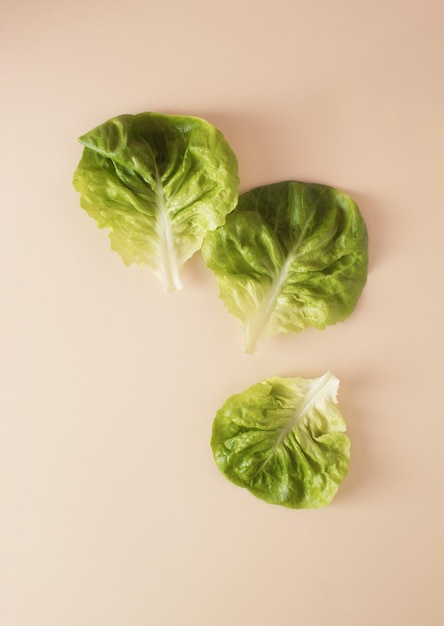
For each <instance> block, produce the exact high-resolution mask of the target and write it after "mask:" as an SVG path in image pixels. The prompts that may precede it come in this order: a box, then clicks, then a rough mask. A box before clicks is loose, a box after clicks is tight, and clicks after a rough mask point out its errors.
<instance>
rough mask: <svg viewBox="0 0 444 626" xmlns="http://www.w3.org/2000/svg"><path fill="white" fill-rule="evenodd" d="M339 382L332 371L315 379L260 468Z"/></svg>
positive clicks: (262, 466) (261, 468)
mask: <svg viewBox="0 0 444 626" xmlns="http://www.w3.org/2000/svg"><path fill="white" fill-rule="evenodd" d="M337 384H338V380H337V378H336V377H335V376H333V374H332V373H331V372H327V373H326V374H324V375H323V376H321V377H320V378H318V379H317V380H316V381H315V384H314V385H313V387H312V389H311V390H310V392H309V393H308V394H307V396H306V397H305V398H304V401H303V402H301V404H300V405H299V406H298V408H297V409H296V411H295V412H294V413H293V415H292V416H291V418H290V419H289V420H288V422H287V423H286V424H285V426H284V427H283V428H282V430H281V432H280V433H279V437H278V438H277V440H276V443H275V444H274V446H273V449H272V450H271V452H270V455H269V456H268V457H267V458H266V459H265V461H264V462H263V463H262V465H261V467H260V470H259V471H261V470H263V469H264V467H265V466H266V465H267V464H268V463H269V462H270V461H271V459H272V458H273V457H274V455H275V454H276V451H277V450H278V448H279V446H280V445H281V444H282V442H283V441H284V439H285V438H286V437H287V436H288V434H289V433H290V432H291V431H292V430H293V428H294V427H295V426H296V424H298V423H299V422H300V421H302V419H303V418H304V416H305V415H307V413H310V411H311V410H312V408H313V407H314V406H316V404H318V403H319V402H320V401H321V400H322V398H324V397H328V396H329V395H330V394H331V390H332V387H333V386H334V387H336V386H337Z"/></svg>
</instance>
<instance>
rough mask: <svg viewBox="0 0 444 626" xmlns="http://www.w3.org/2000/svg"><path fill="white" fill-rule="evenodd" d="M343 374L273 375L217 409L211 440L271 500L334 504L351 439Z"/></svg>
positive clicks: (228, 468)
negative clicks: (343, 409) (340, 404)
mask: <svg viewBox="0 0 444 626" xmlns="http://www.w3.org/2000/svg"><path fill="white" fill-rule="evenodd" d="M338 386H339V381H338V379H337V378H336V377H335V376H333V374H331V373H330V372H327V373H326V374H324V375H323V376H321V377H320V378H316V379H304V378H278V377H274V378H270V379H267V380H264V381H263V382H260V383H257V384H256V385H253V386H252V387H250V388H249V389H247V390H246V391H244V392H243V393H240V394H236V395H234V396H231V398H229V399H228V400H227V401H226V402H225V404H224V405H223V406H222V408H221V409H220V410H219V411H218V412H217V415H216V418H215V420H214V423H213V433H212V438H211V447H212V449H213V454H214V458H215V461H216V463H217V465H218V467H219V469H220V470H221V472H222V473H223V474H224V475H225V476H226V477H227V478H228V479H229V480H231V481H232V482H233V483H235V484H236V485H239V486H240V487H245V488H247V489H248V490H249V491H250V492H251V493H252V494H254V495H255V496H257V497H258V498H261V499H262V500H265V501H266V502H269V503H271V504H280V505H283V506H286V507H290V508H295V509H298V508H316V507H322V506H326V505H327V504H329V503H330V502H331V500H332V499H333V497H334V496H335V494H336V492H337V489H338V486H339V484H340V483H341V481H342V480H343V479H344V478H345V476H346V474H347V470H348V463H349V458H350V441H349V439H348V437H347V435H345V434H344V431H345V422H344V419H343V418H342V416H341V414H340V413H339V410H338V408H337V400H336V395H337V390H338Z"/></svg>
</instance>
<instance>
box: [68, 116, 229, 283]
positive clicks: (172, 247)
mask: <svg viewBox="0 0 444 626" xmlns="http://www.w3.org/2000/svg"><path fill="white" fill-rule="evenodd" d="M79 141H80V142H81V143H82V144H83V146H84V151H83V156H82V158H81V160H80V163H79V165H78V168H77V170H76V172H75V174H74V179H73V183H74V186H75V188H76V190H77V191H78V192H79V193H80V194H81V200H80V203H81V206H82V207H83V208H84V209H85V210H86V211H87V212H88V214H89V215H90V216H91V217H93V218H94V219H95V220H96V222H97V224H98V226H99V227H100V228H107V229H109V237H110V240H111V248H112V249H113V250H115V251H116V252H118V253H119V254H120V256H121V257H122V259H123V261H124V263H125V264H127V265H129V264H131V263H136V264H139V265H147V266H149V267H150V268H151V269H152V270H153V271H154V272H155V273H156V274H157V276H158V277H159V279H160V280H161V282H162V285H163V287H164V289H165V290H166V291H171V290H175V289H179V288H180V287H181V281H180V275H179V273H180V269H181V267H182V266H183V264H184V263H185V262H186V261H187V260H188V259H189V258H190V257H191V256H192V255H193V254H194V253H195V252H196V251H197V250H199V249H200V248H201V246H202V241H203V239H204V237H205V235H206V233H207V231H209V230H212V229H215V228H216V227H217V226H219V225H221V224H222V223H223V222H224V220H225V216H226V215H227V214H228V213H229V212H230V211H232V210H233V208H234V207H235V205H236V202H237V189H238V184H239V179H238V174H237V160H236V156H235V155H234V153H233V151H232V149H231V148H230V146H229V145H228V143H227V142H226V140H225V139H224V137H223V135H222V133H221V132H220V131H218V130H217V129H216V128H215V127H214V126H212V125H211V124H209V123H208V122H207V121H205V120H203V119H200V118H197V117H187V116H177V115H175V116H173V115H163V114H159V113H140V114H138V115H121V116H119V117H115V118H113V119H111V120H109V121H107V122H105V123H104V124H102V125H100V126H98V127H97V128H94V129H93V130H91V131H90V132H88V133H86V134H85V135H83V136H82V137H80V139H79Z"/></svg>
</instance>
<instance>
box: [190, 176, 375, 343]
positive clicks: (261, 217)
mask: <svg viewBox="0 0 444 626" xmlns="http://www.w3.org/2000/svg"><path fill="white" fill-rule="evenodd" d="M367 248H368V245H367V230H366V226H365V223H364V220H363V218H362V216H361V214H360V211H359V208H358V206H357V205H356V203H355V202H354V201H353V200H352V199H351V198H350V197H349V196H347V195H346V194H345V193H342V192H341V191H338V190H337V189H334V188H332V187H328V186H326V185H319V184H314V183H302V182H296V181H285V182H281V183H275V184H271V185H265V186H262V187H258V188H256V189H253V190H252V191H249V192H247V193H244V194H242V195H241V196H240V197H239V203H238V206H237V208H236V209H235V210H234V211H233V212H232V213H231V214H230V215H229V216H228V217H227V220H226V222H225V224H224V225H222V226H220V227H219V228H218V229H216V230H215V231H214V232H211V233H208V235H207V236H206V238H205V241H204V245H203V248H202V253H203V256H204V258H205V261H206V264H207V266H208V267H209V268H210V269H211V270H212V271H213V272H214V274H215V276H216V279H217V281H218V284H219V293H220V297H221V299H222V300H223V302H224V303H225V306H226V307H227V309H228V310H229V312H231V313H232V314H234V315H235V316H236V317H237V318H238V319H239V320H240V322H241V324H242V325H243V327H244V331H245V351H246V352H251V353H254V352H256V351H258V349H259V346H260V344H261V341H262V340H263V339H264V338H265V337H267V336H271V335H275V334H278V333H288V332H297V331H301V330H302V329H303V328H305V327H307V326H312V327H315V328H318V329H323V328H325V326H326V325H327V324H334V323H336V322H339V321H342V320H344V319H345V318H347V317H348V316H349V315H350V314H351V312H352V311H353V309H354V308H355V306H356V303H357V301H358V299H359V296H360V294H361V291H362V289H363V287H364V284H365V282H366V278H367V265H368V252H367Z"/></svg>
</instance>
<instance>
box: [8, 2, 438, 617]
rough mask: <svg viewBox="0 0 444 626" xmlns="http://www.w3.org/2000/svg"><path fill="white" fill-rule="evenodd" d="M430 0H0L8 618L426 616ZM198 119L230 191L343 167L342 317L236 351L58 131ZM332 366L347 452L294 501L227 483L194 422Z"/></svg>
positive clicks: (434, 534)
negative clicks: (329, 480)
mask: <svg viewBox="0 0 444 626" xmlns="http://www.w3.org/2000/svg"><path fill="white" fill-rule="evenodd" d="M443 20H444V7H443V4H442V2H441V1H440V0H436V1H434V0H411V1H407V2H405V1H401V0H399V1H397V0H375V1H373V2H363V1H361V2H352V1H350V0H331V1H330V2H327V1H324V2H320V1H317V0H311V1H310V2H309V1H308V0H307V1H303V0H287V1H285V0H270V1H264V0H263V1H260V0H259V1H258V0H255V1H254V2H253V1H252V0H251V1H248V0H223V1H221V2H211V1H204V0H189V1H188V2H185V1H183V2H181V1H179V0H171V1H170V2H160V1H158V2H155V1H154V0H152V1H149V0H147V1H142V0H127V1H126V2H116V1H115V0H108V1H105V0H103V1H94V0H92V1H91V0H77V1H76V2H69V1H61V2H60V1H59V2H56V1H55V0H54V1H50V0H42V1H40V2H34V1H31V0H27V1H22V2H20V1H18V0H3V2H2V7H1V23H0V30H1V36H0V51H1V55H0V63H1V83H2V86H1V92H2V96H1V99H0V113H1V115H0V124H1V135H0V137H1V144H0V146H1V150H0V159H1V179H2V182H1V204H2V207H1V215H2V218H1V234H0V237H1V246H0V255H1V265H0V267H1V275H2V278H1V289H2V304H1V311H0V316H1V327H0V328H1V334H2V339H1V346H2V347H1V356H0V358H1V361H2V374H1V378H0V381H1V387H2V390H1V396H0V402H1V413H0V420H1V433H0V468H1V473H0V481H1V483H0V489H1V493H0V512H1V514H0V624H1V625H2V626H228V625H231V626H240V625H242V626H243V625H248V626H249V625H251V626H253V625H254V626H271V625H273V626H274V625H276V626H295V625H296V624H300V625H303V626H339V625H340V626H373V625H375V624H377V625H378V626H394V625H398V624H399V625H402V626H418V625H420V624H421V625H422V624H424V625H427V626H441V625H442V624H443V623H444V610H443V604H442V595H443V583H444V581H443V573H444V567H443V557H444V545H443V535H444V533H443V528H444V504H443V482H444V481H443V478H444V461H443V458H444V427H443V424H444V411H443V408H444V407H443V402H442V396H443V394H442V388H443V380H444V377H443V374H444V362H443V349H444V345H443V331H442V328H443V313H444V294H443V287H442V285H443V281H442V274H443V255H442V250H443V243H442V242H443V227H444V223H443V222H444V220H443V215H444V206H443V165H444V163H443V161H444V115H443V110H444V80H443V77H444V74H443V60H444V38H443V31H442V24H443ZM149 110H152V111H160V112H166V113H182V114H191V115H199V116H202V117H205V118H206V119H208V120H209V121H210V122H212V123H213V124H215V125H216V126H218V127H219V128H220V129H221V130H222V131H223V132H224V134H225V136H226V137H227V139H228V140H229V142H230V143H231V145H232V147H233V149H234V150H235V152H236V153H237V155H238V158H239V164H240V175H241V179H242V189H243V190H246V189H249V188H251V187H253V186H256V185H260V184H263V183H267V182H274V181H277V180H283V179H287V178H293V179H299V180H305V181H313V182H322V183H326V184H331V185H334V186H337V187H340V188H341V189H343V190H344V191H346V192H348V193H349V194H350V195H352V196H353V198H354V199H355V200H356V201H357V202H358V204H359V205H360V207H361V210H362V213H363V215H364V217H365V219H366V222H367V224H368V229H369V235H370V254H371V263H370V273H369V280H368V284H367V286H366V288H365V291H364V294H363V296H362V299H361V300H360V302H359V305H358V307H357V309H356V311H355V313H354V314H353V315H352V317H351V318H350V319H349V320H348V321H346V322H344V323H342V324H340V325H337V326H334V327H330V328H328V329H327V330H325V331H323V332H319V331H314V330H307V331H304V332H303V333H301V334H299V335H290V336H286V337H284V336H282V337H278V338H275V339H272V340H269V341H268V342H267V343H266V344H265V345H264V348H263V350H262V353H261V354H260V355H259V356H256V357H251V356H248V355H245V354H243V353H242V334H241V329H240V325H239V324H238V322H237V320H236V319H235V318H233V317H231V316H229V315H228V313H226V311H225V309H224V307H223V305H222V304H221V302H220V301H219V300H218V298H217V289H216V285H215V280H214V279H213V276H212V275H211V274H210V273H209V272H208V271H207V270H206V268H205V267H204V264H203V262H202V260H201V258H200V257H199V255H197V256H196V257H195V258H193V259H192V261H191V262H190V263H189V264H188V265H187V266H186V269H185V272H184V275H183V280H184V289H183V290H182V291H181V292H178V293H176V294H170V295H168V296H165V295H164V294H163V293H162V291H161V289H160V286H159V284H158V282H157V279H155V277H154V276H153V275H152V274H151V273H150V271H149V270H144V269H140V268H135V267H131V268H126V267H125V266H124V265H123V263H122V262H121V260H120V258H119V257H118V256H117V255H116V254H115V253H112V252H111V251H110V250H109V245H108V240H107V237H106V234H105V233H104V232H102V231H99V230H98V229H97V228H96V225H95V223H94V222H93V221H92V220H91V219H90V218H89V217H88V216H87V215H86V213H84V212H83V211H82V210H81V209H80V207H79V198H78V196H77V194H76V193H75V191H74V189H73V188H72V186H71V178H72V173H73V171H74V169H75V167H76V165H77V162H78V160H79V159H80V155H81V146H80V145H79V144H78V143H77V142H76V137H77V136H78V135H80V134H82V133H84V132H86V131H88V130H90V129H91V128H92V127H93V126H95V125H97V124H99V123H101V122H103V121H105V120H106V119H108V118H109V117H112V116H114V115H118V114H121V113H136V112H141V111H149ZM326 370H331V371H332V372H333V373H334V374H335V375H336V376H338V378H340V380H341V388H340V395H339V401H340V406H341V409H342V411H343V414H344V416H345V417H346V419H347V422H348V432H349V435H350V438H351V441H352V461H351V465H350V472H349V475H348V477H347V478H346V480H345V482H344V483H343V485H342V487H341V489H340V491H339V494H338V496H337V498H336V499H335V500H334V502H333V504H332V505H331V506H330V507H328V508H326V509H322V510H309V511H295V510H287V509H284V508H280V507H273V506H271V505H267V504H265V503H264V502H262V501H259V500H256V499H255V498H254V497H253V496H251V495H250V494H249V493H248V492H247V491H245V490H242V489H239V488H237V487H235V486H234V485H232V484H231V483H229V482H227V481H226V480H225V479H224V478H223V477H222V475H221V474H220V473H219V472H218V470H217V468H216V466H215V465H214V463H213V459H212V455H211V451H210V447H209V437H210V431H211V424H212V419H213V417H214V414H215V412H216V410H217V409H218V408H219V406H220V405H221V404H222V403H223V401H224V400H225V399H226V398H227V397H228V396H229V395H231V394H232V393H235V392H238V391H241V390H243V389H245V388H246V387H247V386H249V385H250V384H253V383H255V382H257V381H259V380H261V379H262V378H264V377H267V376H271V375H284V376H290V375H301V376H320V375H321V374H322V373H324V372H325V371H326Z"/></svg>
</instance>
